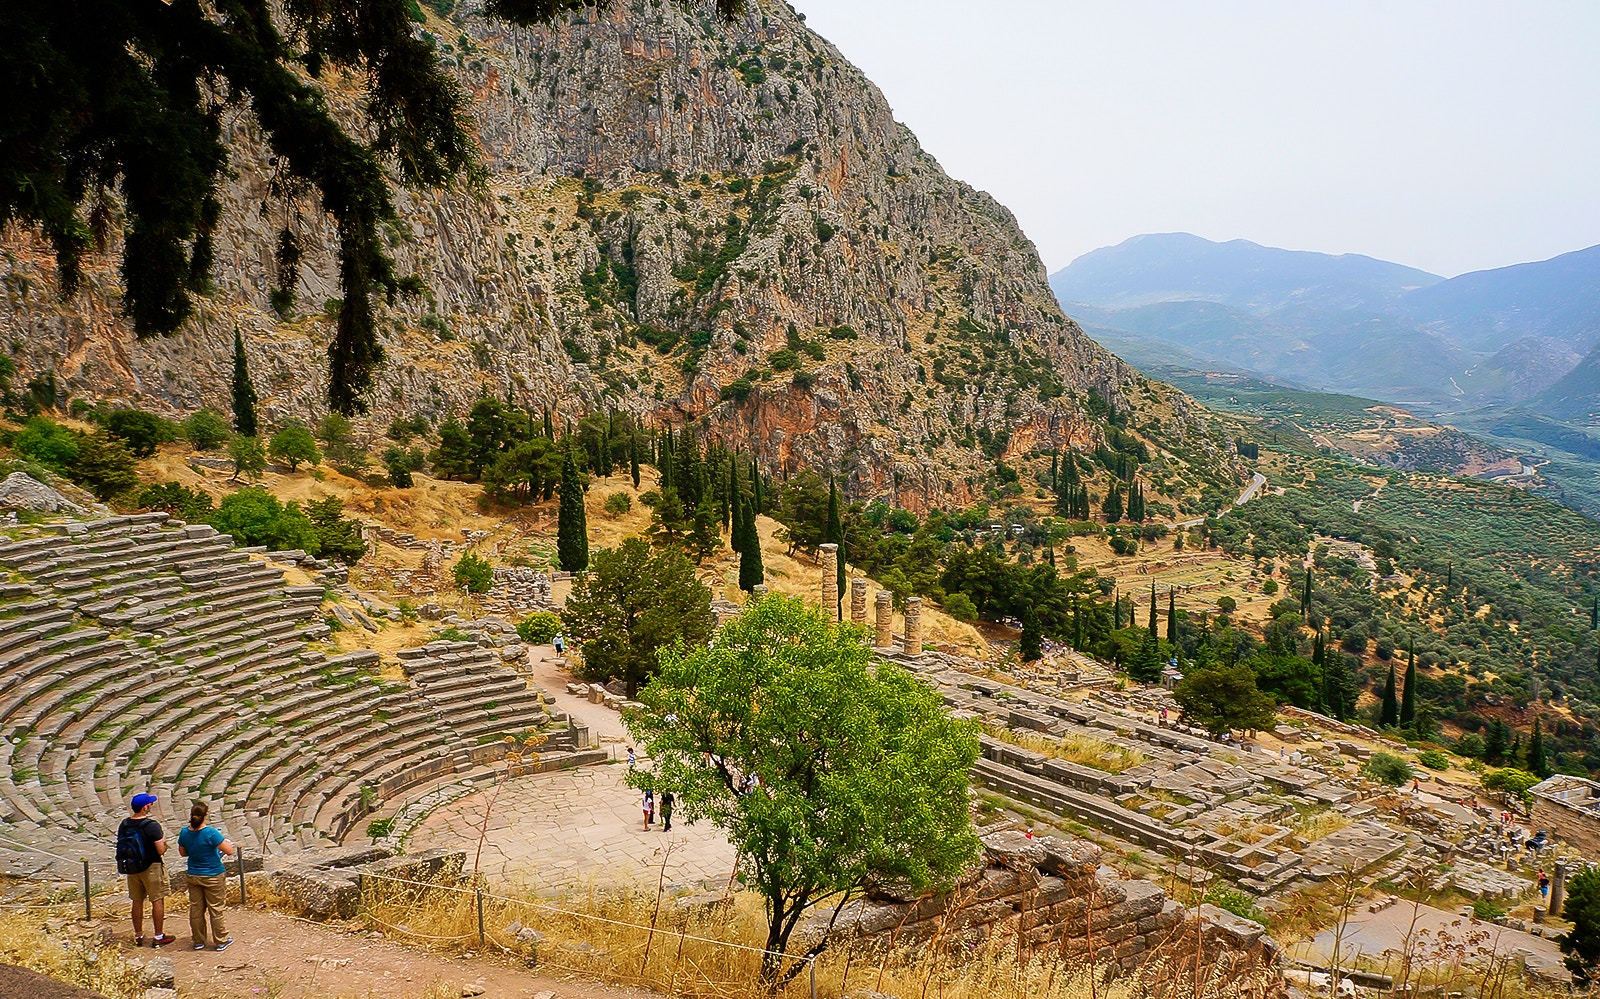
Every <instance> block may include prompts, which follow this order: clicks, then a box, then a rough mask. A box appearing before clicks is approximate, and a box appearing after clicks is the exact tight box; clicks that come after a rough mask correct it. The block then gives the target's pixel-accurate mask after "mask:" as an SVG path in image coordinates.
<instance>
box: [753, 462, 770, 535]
mask: <svg viewBox="0 0 1600 999" xmlns="http://www.w3.org/2000/svg"><path fill="white" fill-rule="evenodd" d="M750 498H751V500H752V501H753V502H754V503H755V510H756V513H760V512H761V508H762V506H763V505H764V504H765V502H766V497H765V496H762V495H761V469H759V468H757V467H756V460H755V458H751V459H750ZM751 522H752V523H754V521H753V520H752V521H751Z"/></svg>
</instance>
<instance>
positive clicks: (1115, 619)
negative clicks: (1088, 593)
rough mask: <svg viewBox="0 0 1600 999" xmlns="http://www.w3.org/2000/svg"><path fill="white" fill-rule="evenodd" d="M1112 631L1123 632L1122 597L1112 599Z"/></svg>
mask: <svg viewBox="0 0 1600 999" xmlns="http://www.w3.org/2000/svg"><path fill="white" fill-rule="evenodd" d="M1111 630H1113V631H1121V630H1122V597H1120V596H1116V597H1112V598H1111Z"/></svg>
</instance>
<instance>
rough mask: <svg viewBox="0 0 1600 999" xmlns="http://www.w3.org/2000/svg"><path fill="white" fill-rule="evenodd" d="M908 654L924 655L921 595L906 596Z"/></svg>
mask: <svg viewBox="0 0 1600 999" xmlns="http://www.w3.org/2000/svg"><path fill="white" fill-rule="evenodd" d="M906 655H908V656H920V655H922V598H921V597H906Z"/></svg>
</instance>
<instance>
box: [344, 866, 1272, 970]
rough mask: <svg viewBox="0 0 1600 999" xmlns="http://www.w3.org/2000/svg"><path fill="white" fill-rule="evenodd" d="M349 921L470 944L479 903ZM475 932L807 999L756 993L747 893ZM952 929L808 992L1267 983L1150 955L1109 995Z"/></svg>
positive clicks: (519, 901)
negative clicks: (523, 932) (704, 903)
mask: <svg viewBox="0 0 1600 999" xmlns="http://www.w3.org/2000/svg"><path fill="white" fill-rule="evenodd" d="M402 887H403V886H402ZM409 890H410V889H405V891H409ZM359 918H362V919H365V920H366V921H368V923H369V925H372V926H373V927H375V928H378V929H382V930H384V931H385V932H386V933H388V934H390V935H394V936H396V937H397V938H401V939H404V938H406V937H410V938H411V939H413V940H421V939H422V938H423V937H428V938H433V939H432V943H431V944H430V945H431V946H434V947H438V948H443V949H458V950H466V949H472V950H475V949H477V948H478V946H479V943H478V908H477V899H476V897H475V896H474V894H473V893H472V892H470V891H460V892H457V891H434V892H422V893H418V894H405V893H404V892H403V891H401V890H397V887H396V886H392V885H390V886H383V885H381V884H374V883H371V882H369V886H368V891H367V893H366V894H365V895H364V899H363V912H362V915H361V916H360V917H359ZM513 923H516V924H520V926H522V927H528V928H532V929H535V930H537V931H538V932H539V933H540V934H542V937H543V939H542V941H541V942H540V943H539V944H538V945H537V947H536V948H535V947H533V946H530V945H528V944H521V943H518V942H517V940H516V937H515V934H514V933H513V932H511V931H510V929H509V927H511V925H512V924H513ZM483 925H484V930H485V933H486V936H487V938H488V939H489V941H490V942H491V945H492V948H493V949H500V950H504V951H507V952H509V953H512V954H520V955H523V956H526V957H534V956H536V957H537V961H538V966H539V967H540V969H541V970H545V971H547V972H548V971H561V972H568V973H570V974H573V975H575V976H577V977H580V978H586V979H592V980H598V981H602V982H608V983H613V984H618V985H636V986H643V987H647V988H651V989H653V990H657V991H660V992H663V993H665V994H667V995H677V996H687V997H694V999H762V997H769V996H772V995H778V996H788V997H795V999H800V997H806V996H809V995H810V994H811V982H810V978H809V975H808V974H807V973H806V971H805V970H804V969H802V970H801V971H800V972H799V973H798V974H797V975H796V976H795V977H794V978H793V980H792V981H790V982H789V983H787V984H786V985H785V986H784V987H782V988H780V989H778V990H777V991H776V992H768V991H767V990H766V989H765V988H764V987H763V986H762V985H761V982H760V977H759V976H760V968H761V955H760V953H759V952H758V951H757V950H756V948H757V947H758V946H759V944H760V943H761V941H762V940H763V939H764V938H765V928H766V921H765V915H764V913H763V911H762V908H761V904H760V902H759V900H758V899H756V898H755V897H754V896H751V895H738V896H734V897H733V898H731V899H729V900H726V901H724V902H721V903H720V904H716V905H714V906H710V907H696V908H693V909H690V910H680V909H679V908H678V907H677V906H676V905H675V904H674V900H673V899H672V898H657V896H655V895H654V894H653V893H650V892H643V891H637V892H622V891H615V890H603V889H598V888H593V889H590V890H588V891H585V892H579V893H573V894H569V895H566V896H563V897H560V898H557V899H538V898H535V897H533V896H526V895H515V894H499V893H488V894H486V895H485V898H484V906H483ZM959 926H960V924H959V919H958V920H957V921H955V922H952V924H951V925H950V927H949V928H948V930H946V931H941V932H939V934H938V935H937V936H936V937H935V938H934V939H932V940H923V941H918V942H917V943H916V944H915V945H912V946H905V947H899V948H884V947H881V946H879V947H871V948H867V947H860V948H849V947H842V946H835V947H831V948H829V949H827V950H825V951H824V952H823V953H822V955H821V956H820V957H819V958H818V959H817V962H816V988H817V994H818V995H821V996H839V995H848V994H851V993H852V992H861V991H864V990H870V991H874V992H878V993H881V994H884V995H887V996H896V997H903V999H926V997H928V996H935V995H943V996H952V997H955V996H982V997H984V999H1083V997H1094V999H1132V997H1135V996H1139V997H1161V999H1167V997H1170V999H1180V997H1182V999H1209V997H1226V996H1237V995H1248V994H1260V990H1261V988H1262V986H1263V985H1265V984H1266V982H1265V978H1264V975H1263V973H1262V972H1260V971H1259V970H1257V969H1254V968H1243V967H1232V968H1228V969H1219V968H1216V967H1213V966H1210V965H1206V964H1200V965H1198V966H1196V965H1195V964H1194V963H1193V962H1191V961H1187V960H1184V961H1179V960H1162V959H1159V958H1158V959H1156V960H1154V961H1151V962H1150V963H1148V964H1147V965H1145V966H1144V967H1143V968H1142V969H1140V970H1139V971H1138V972H1136V973H1135V974H1133V975H1131V976H1127V977H1123V978H1119V979H1118V980H1117V981H1115V982H1112V983H1110V984H1109V985H1108V984H1107V983H1106V981H1105V979H1106V978H1107V977H1109V976H1107V975H1106V969H1107V966H1106V965H1105V964H1102V963H1099V962H1096V961H1092V960H1086V959H1085V957H1084V956H1083V955H1082V954H1081V953H1074V954H1072V955H1067V954H1064V953H1062V952H1061V951H1060V950H1059V949H1058V948H1057V947H1055V946H1053V945H1051V946H1045V947H1042V948H1039V949H1037V950H1033V951H1031V952H1026V953H1019V951H1018V949H1017V942H1016V940H1015V938H1014V937H1012V936H1010V935H1008V934H1003V933H1002V934H997V935H995V936H994V937H991V938H990V939H988V940H986V941H982V942H978V943H972V942H970V941H966V940H965V939H964V938H963V935H962V932H961V929H960V928H959ZM398 927H404V928H405V929H404V931H399V930H397V928H398ZM791 947H793V944H791ZM794 949H799V948H794ZM1106 949H1107V950H1109V948H1106ZM786 966H788V962H787V961H786Z"/></svg>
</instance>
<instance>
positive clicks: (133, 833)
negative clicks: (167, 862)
mask: <svg viewBox="0 0 1600 999" xmlns="http://www.w3.org/2000/svg"><path fill="white" fill-rule="evenodd" d="M143 827H144V823H142V822H135V821H133V820H132V819H123V820H122V825H120V826H118V827H117V873H118V874H143V873H144V872H145V871H146V870H148V869H149V867H150V864H151V860H150V855H149V845H148V844H147V843H146V842H145V838H144V828H143Z"/></svg>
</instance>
